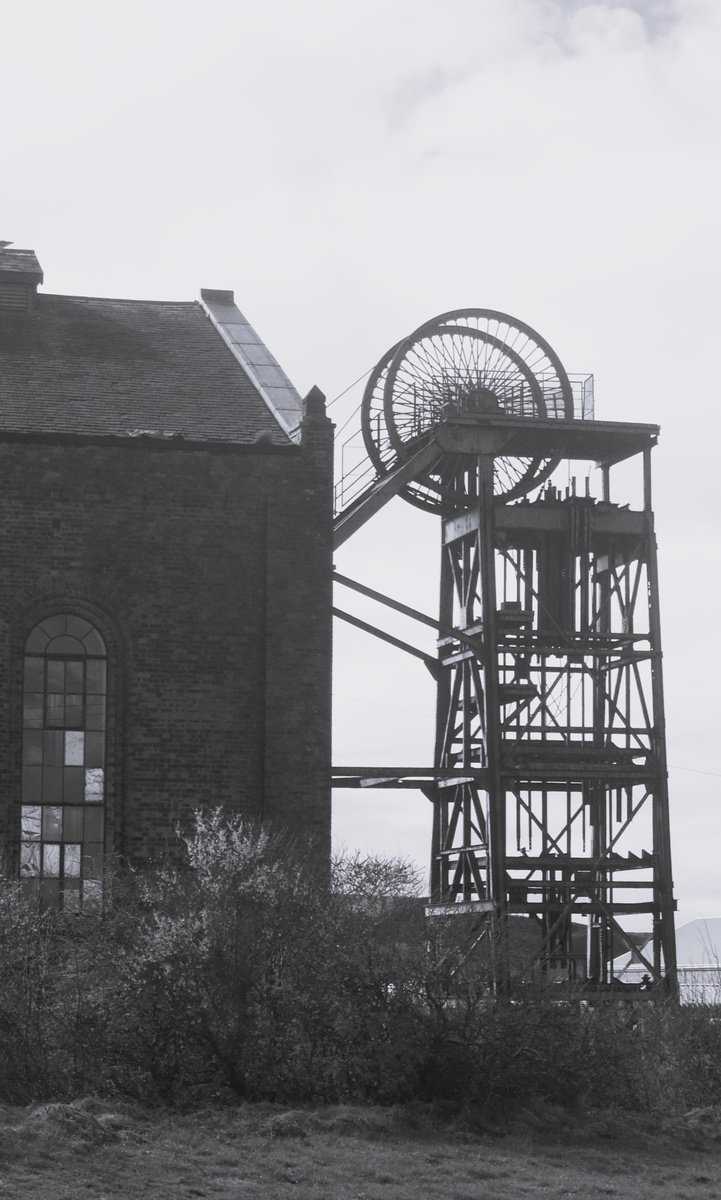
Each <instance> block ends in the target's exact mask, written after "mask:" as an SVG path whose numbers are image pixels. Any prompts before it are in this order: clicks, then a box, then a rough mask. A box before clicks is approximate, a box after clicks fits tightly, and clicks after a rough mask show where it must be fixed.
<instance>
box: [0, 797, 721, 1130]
mask: <svg viewBox="0 0 721 1200" xmlns="http://www.w3.org/2000/svg"><path fill="white" fill-rule="evenodd" d="M185 847H186V851H187V862H186V864H185V865H184V866H183V867H173V866H170V865H167V866H163V867H161V868H158V869H157V870H156V871H154V872H153V873H147V872H144V873H143V874H137V875H133V874H130V875H129V874H128V873H125V874H123V875H120V874H119V875H118V877H117V878H116V879H114V880H113V881H111V883H112V887H111V891H112V897H113V903H112V904H111V905H109V906H108V911H107V912H106V914H105V915H104V916H103V917H97V916H90V915H88V916H86V917H67V918H66V917H63V916H62V914H58V913H52V912H42V911H39V910H38V909H37V908H36V907H34V906H33V905H32V904H31V903H29V901H28V898H27V896H26V895H24V894H23V893H22V891H21V890H20V887H19V885H18V884H16V883H14V882H12V881H5V882H4V883H3V884H2V886H1V887H0V963H1V964H2V969H1V972H0V1064H2V1065H1V1066H0V1101H3V1102H5V1103H8V1104H28V1103H38V1102H42V1101H51V1100H65V1101H68V1100H72V1099H74V1098H76V1097H80V1096H83V1095H87V1094H88V1093H89V1092H91V1093H95V1094H102V1095H106V1096H115V1097H118V1098H121V1097H123V1098H126V1099H128V1100H138V1101H142V1102H151V1103H152V1102H162V1103H164V1104H171V1105H182V1106H186V1105H189V1104H201V1103H207V1102H213V1101H222V1100H233V1099H234V1098H237V1099H242V1100H247V1101H258V1100H263V1101H271V1102H274V1103H276V1104H285V1105H299V1104H300V1105H302V1104H307V1103H313V1104H322V1103H328V1104H347V1103H360V1104H375V1105H378V1104H380V1105H393V1104H404V1105H407V1104H412V1103H414V1102H422V1103H425V1104H428V1103H431V1104H435V1105H439V1106H441V1107H442V1108H445V1109H446V1110H447V1111H449V1112H452V1111H458V1110H460V1109H464V1108H465V1109H468V1108H471V1109H478V1110H480V1111H484V1112H486V1113H488V1114H493V1116H494V1118H497V1117H498V1116H499V1114H501V1115H502V1114H509V1115H510V1114H511V1113H512V1112H513V1111H514V1110H517V1109H521V1108H525V1107H527V1106H528V1105H533V1104H538V1103H540V1104H549V1105H554V1106H560V1107H562V1108H565V1109H571V1110H574V1111H578V1110H581V1109H583V1108H587V1107H593V1108H595V1109H604V1108H607V1109H609V1110H611V1109H613V1110H615V1111H617V1110H618V1109H619V1108H628V1109H634V1110H636V1111H646V1112H651V1113H657V1112H673V1111H677V1112H681V1111H687V1110H689V1109H692V1108H695V1107H702V1106H713V1105H719V1104H721V1023H720V1022H719V1021H718V1018H717V1017H715V1016H714V1014H713V1013H710V1012H708V1011H706V1010H703V1009H701V1008H694V1007H693V1006H690V1007H686V1008H680V1009H679V1008H675V1007H673V1006H671V1005H669V1004H665V1003H662V1002H650V1001H638V1000H637V1001H636V1002H634V1003H618V1002H616V1003H613V1004H608V1005H604V1006H601V1005H598V1006H596V1007H595V1008H590V1007H583V1006H582V1005H581V1004H579V1003H559V1002H558V1001H557V999H556V998H555V997H554V994H553V986H552V985H549V986H547V987H546V988H545V989H544V988H540V987H539V988H538V989H537V990H536V991H534V992H533V994H532V995H530V996H526V997H525V999H523V1001H522V1002H517V1003H510V1002H508V1003H501V1002H494V1001H493V1000H491V999H490V998H489V994H488V987H487V981H486V973H485V970H484V968H483V961H482V959H481V958H479V957H478V956H474V955H470V956H469V957H468V958H467V959H466V960H465V961H463V959H462V955H461V954H460V953H459V951H458V947H457V946H454V945H453V942H452V940H451V934H450V933H449V931H448V930H447V929H444V928H443V927H442V926H438V925H434V926H432V927H430V928H429V927H428V926H426V925H425V924H424V923H423V917H422V911H421V908H420V905H419V904H418V902H417V900H415V899H414V895H415V892H416V881H415V879H414V877H413V873H412V871H410V870H409V869H408V867H407V866H405V865H404V864H403V863H399V862H393V861H391V862H383V861H377V860H359V859H357V858H342V859H341V860H340V861H338V862H337V863H336V864H335V867H334V878H333V884H332V888H331V890H330V892H329V891H328V889H327V887H326V886H324V884H323V883H319V882H318V881H317V880H315V879H314V877H313V873H312V871H310V870H307V869H306V868H305V867H304V866H303V864H302V863H300V862H299V861H298V858H297V856H294V855H293V854H292V853H291V852H290V851H289V850H288V849H287V847H285V846H284V844H283V842H282V841H280V840H277V839H275V838H274V837H273V836H271V835H270V834H268V833H267V832H265V831H263V830H258V829H255V828H252V827H249V826H247V825H244V824H242V823H241V822H239V821H232V820H231V821H227V820H226V819H225V818H223V817H222V816H221V815H220V814H219V813H210V814H198V816H197V825H196V828H195V830H194V832H193V833H192V834H191V835H189V836H188V837H187V838H186V839H185Z"/></svg>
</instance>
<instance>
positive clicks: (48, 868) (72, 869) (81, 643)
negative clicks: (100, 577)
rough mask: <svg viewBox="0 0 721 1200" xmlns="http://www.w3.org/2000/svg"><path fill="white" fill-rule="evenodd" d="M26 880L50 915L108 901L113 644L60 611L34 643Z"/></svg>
mask: <svg viewBox="0 0 721 1200" xmlns="http://www.w3.org/2000/svg"><path fill="white" fill-rule="evenodd" d="M24 666H25V673H24V687H23V699H24V704H23V778H22V797H21V802H22V821H21V844H20V874H21V877H22V878H23V879H26V880H32V881H34V882H36V883H37V885H38V886H39V889H40V895H41V899H42V903H43V905H44V906H45V907H52V908H62V909H64V910H66V911H68V912H79V911H80V910H81V909H83V910H85V911H88V910H93V909H97V908H99V907H100V904H101V902H102V881H103V849H104V843H105V710H106V692H107V688H106V651H105V643H104V641H103V639H102V637H101V636H100V634H99V633H98V631H97V629H95V628H94V627H93V626H92V625H91V624H90V623H89V622H88V621H86V620H84V619H83V618H82V617H77V616H73V615H71V614H70V613H60V614H57V615H55V616H52V617H48V618H47V619H46V620H44V621H41V622H40V624H39V625H36V626H35V628H34V629H33V631H32V633H31V634H30V636H29V637H28V639H27V642H26V643H25V664H24Z"/></svg>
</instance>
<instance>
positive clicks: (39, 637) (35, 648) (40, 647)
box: [25, 625, 49, 654]
mask: <svg viewBox="0 0 721 1200" xmlns="http://www.w3.org/2000/svg"><path fill="white" fill-rule="evenodd" d="M48 641H49V638H48V635H47V634H46V633H43V631H42V629H41V628H40V626H39V625H38V627H37V628H36V629H33V631H32V633H31V634H30V636H29V638H28V640H27V641H26V643H25V653H26V654H43V653H44V652H45V647H46V646H47V644H48Z"/></svg>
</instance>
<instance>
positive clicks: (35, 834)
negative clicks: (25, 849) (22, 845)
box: [20, 804, 40, 842]
mask: <svg viewBox="0 0 721 1200" xmlns="http://www.w3.org/2000/svg"><path fill="white" fill-rule="evenodd" d="M20 823H21V828H22V836H23V841H26V842H31V841H36V840H37V839H39V837H40V808H39V807H36V806H32V807H31V806H29V805H27V804H24V805H23V807H22V809H21V810H20Z"/></svg>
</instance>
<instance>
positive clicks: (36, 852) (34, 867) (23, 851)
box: [20, 842, 40, 875]
mask: <svg viewBox="0 0 721 1200" xmlns="http://www.w3.org/2000/svg"><path fill="white" fill-rule="evenodd" d="M20 874H21V875H39V874H40V843H39V842H22V843H21V845H20Z"/></svg>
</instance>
